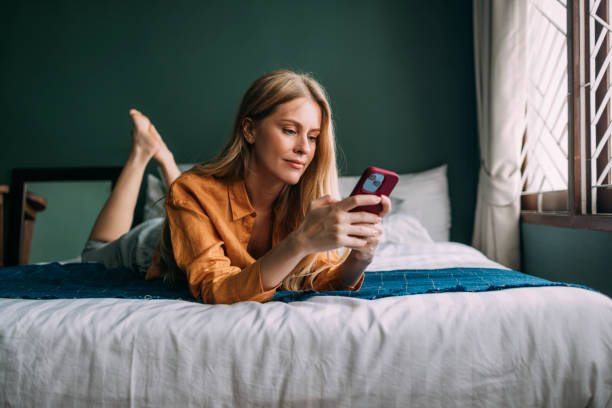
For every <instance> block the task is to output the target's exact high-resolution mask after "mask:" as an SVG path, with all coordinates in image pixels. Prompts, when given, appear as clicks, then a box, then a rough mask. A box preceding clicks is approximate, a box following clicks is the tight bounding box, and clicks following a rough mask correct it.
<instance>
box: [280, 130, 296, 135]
mask: <svg viewBox="0 0 612 408" xmlns="http://www.w3.org/2000/svg"><path fill="white" fill-rule="evenodd" d="M283 131H284V132H285V133H287V134H289V135H292V134H294V133H295V132H294V131H293V130H291V129H283Z"/></svg>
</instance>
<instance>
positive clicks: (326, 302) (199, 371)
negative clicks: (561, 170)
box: [0, 244, 612, 407]
mask: <svg viewBox="0 0 612 408" xmlns="http://www.w3.org/2000/svg"><path fill="white" fill-rule="evenodd" d="M436 245H439V244H436ZM466 248H467V247H466ZM432 251H433V249H432ZM434 252H435V251H434ZM489 262H490V261H489ZM455 266H467V265H455ZM0 383H1V384H3V387H2V391H1V392H0V405H3V406H19V407H27V406H32V407H34V406H35V407H43V406H56V407H70V406H135V407H140V406H143V407H144V406H152V407H187V406H197V407H202V406H206V407H244V406H261V407H264V406H265V407H269V406H278V407H292V406H293V407H310V406H312V407H320V406H326V407H327V406H329V407H394V406H402V407H403V406H414V407H455V406H456V407H586V406H589V407H606V406H612V300H611V299H610V298H608V297H606V296H604V295H601V294H598V293H595V292H592V291H588V290H585V289H578V288H571V287H540V288H519V289H508V290H502V291H492V292H479V293H464V292H453V293H441V294H425V295H410V296H401V297H390V298H383V299H378V300H374V301H371V300H361V299H354V298H346V297H333V296H329V297H327V296H318V297H313V298H311V299H309V300H307V301H301V302H293V303H289V304H285V303H281V302H269V303H265V304H259V303H255V302H241V303H238V304H235V305H203V304H197V303H192V302H183V301H175V300H127V299H60V300H18V299H0Z"/></svg>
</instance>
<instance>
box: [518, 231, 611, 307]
mask: <svg viewBox="0 0 612 408" xmlns="http://www.w3.org/2000/svg"><path fill="white" fill-rule="evenodd" d="M521 239H522V245H521V246H522V256H523V271H524V272H525V273H528V274H530V275H536V276H540V277H542V278H546V279H550V280H554V281H561V282H571V283H578V284H581V285H586V286H589V287H591V288H593V289H596V290H599V291H600V292H602V293H605V294H607V295H608V296H611V297H612V263H611V262H610V254H612V232H606V231H588V230H579V229H569V228H558V227H549V226H545V225H535V224H521Z"/></svg>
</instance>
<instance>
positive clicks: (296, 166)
mask: <svg viewBox="0 0 612 408" xmlns="http://www.w3.org/2000/svg"><path fill="white" fill-rule="evenodd" d="M285 161H286V162H287V163H288V164H289V165H290V166H291V167H293V168H294V169H302V168H304V163H302V162H298V161H292V160H285Z"/></svg>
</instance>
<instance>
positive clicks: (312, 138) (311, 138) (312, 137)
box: [308, 136, 317, 142]
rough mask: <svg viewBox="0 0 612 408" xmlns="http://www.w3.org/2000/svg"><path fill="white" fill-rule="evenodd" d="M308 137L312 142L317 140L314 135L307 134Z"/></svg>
mask: <svg viewBox="0 0 612 408" xmlns="http://www.w3.org/2000/svg"><path fill="white" fill-rule="evenodd" d="M308 139H310V140H311V141H313V142H316V141H317V137H316V136H309V137H308Z"/></svg>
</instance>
